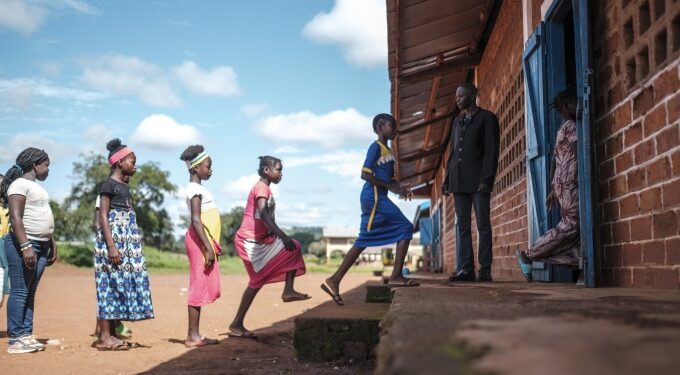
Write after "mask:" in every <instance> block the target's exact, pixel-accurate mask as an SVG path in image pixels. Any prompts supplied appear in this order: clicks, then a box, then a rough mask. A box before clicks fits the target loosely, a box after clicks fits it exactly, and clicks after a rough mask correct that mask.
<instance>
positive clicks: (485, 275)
mask: <svg viewBox="0 0 680 375" xmlns="http://www.w3.org/2000/svg"><path fill="white" fill-rule="evenodd" d="M456 104H457V105H458V108H460V110H461V114H460V115H459V116H458V117H456V118H455V119H454V121H453V129H452V132H451V141H450V144H451V149H450V150H449V158H448V162H447V165H446V178H445V179H444V182H443V184H442V193H443V194H444V195H449V194H451V193H453V199H454V205H455V210H456V233H457V237H456V238H457V240H456V272H455V273H454V274H453V275H451V276H450V277H449V279H448V281H449V282H459V281H475V280H477V281H479V282H488V281H492V278H491V262H492V259H493V255H492V246H493V244H492V229H491V218H490V211H491V208H490V206H491V191H492V189H493V184H494V181H495V179H496V170H497V169H498V149H499V143H500V128H499V126H498V118H497V117H496V115H495V114H493V113H492V112H490V111H488V110H486V109H483V108H480V107H479V106H478V105H477V87H475V86H474V85H473V84H471V83H464V84H462V85H460V86H459V87H458V89H457V90H456ZM473 206H474V208H475V219H476V221H477V231H478V234H479V235H478V236H477V238H478V248H477V257H478V260H479V274H477V277H476V278H475V264H474V256H473V252H472V233H471V228H470V222H471V213H472V207H473Z"/></svg>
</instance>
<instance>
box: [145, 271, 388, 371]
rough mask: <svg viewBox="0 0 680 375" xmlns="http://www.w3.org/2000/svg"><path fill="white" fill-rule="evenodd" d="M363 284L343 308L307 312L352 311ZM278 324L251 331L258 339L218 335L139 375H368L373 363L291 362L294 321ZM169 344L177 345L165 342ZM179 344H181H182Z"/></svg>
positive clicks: (350, 294) (328, 304) (361, 296)
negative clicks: (213, 340) (214, 341)
mask: <svg viewBox="0 0 680 375" xmlns="http://www.w3.org/2000/svg"><path fill="white" fill-rule="evenodd" d="M364 295H365V284H364V285H361V286H359V287H357V288H354V289H352V290H350V291H347V292H346V293H344V294H343V298H344V300H345V301H346V302H347V305H346V306H343V307H336V305H335V304H334V303H333V302H332V301H328V302H326V303H323V304H322V305H319V306H317V307H315V308H313V309H310V310H309V311H308V312H312V313H313V312H314V311H329V310H331V311H332V310H333V309H336V308H343V309H352V304H353V303H354V304H357V305H358V304H359V302H363V299H364ZM295 318H296V317H292V318H290V319H286V320H282V321H280V322H277V323H274V324H272V325H271V326H269V327H266V328H262V329H258V330H255V331H253V332H254V333H255V334H257V336H258V339H257V340H252V339H244V338H233V337H227V336H226V332H224V333H221V334H220V335H219V339H220V340H219V341H220V343H219V344H218V345H210V346H204V347H199V348H193V349H190V350H188V351H187V352H186V354H183V355H181V356H179V357H176V358H173V359H171V360H169V361H166V362H163V363H161V364H159V365H157V366H155V367H154V368H152V369H151V370H149V371H146V372H144V373H143V374H169V373H171V374H174V375H179V374H189V373H192V374H195V373H200V374H248V375H250V374H267V375H269V374H327V373H328V374H330V373H332V374H372V373H373V370H374V369H375V361H366V362H362V363H358V364H356V363H348V362H346V361H344V360H343V361H337V362H304V361H298V360H297V359H296V358H295V353H294V350H293V330H294V319H295ZM169 340H171V342H175V341H179V340H177V339H169ZM182 343H183V342H182Z"/></svg>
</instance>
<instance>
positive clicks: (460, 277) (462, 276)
mask: <svg viewBox="0 0 680 375" xmlns="http://www.w3.org/2000/svg"><path fill="white" fill-rule="evenodd" d="M458 281H475V274H474V272H466V271H458V272H457V273H456V274H455V275H451V276H449V282H450V283H455V282H458Z"/></svg>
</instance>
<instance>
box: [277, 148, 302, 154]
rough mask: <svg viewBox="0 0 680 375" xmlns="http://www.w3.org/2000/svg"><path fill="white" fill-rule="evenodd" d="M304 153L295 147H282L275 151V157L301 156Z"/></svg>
mask: <svg viewBox="0 0 680 375" xmlns="http://www.w3.org/2000/svg"><path fill="white" fill-rule="evenodd" d="M301 152H302V149H299V148H297V147H295V146H281V147H278V148H276V149H274V151H273V153H274V155H276V154H279V155H280V154H299V153H301Z"/></svg>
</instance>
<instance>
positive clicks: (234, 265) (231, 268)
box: [58, 243, 375, 275]
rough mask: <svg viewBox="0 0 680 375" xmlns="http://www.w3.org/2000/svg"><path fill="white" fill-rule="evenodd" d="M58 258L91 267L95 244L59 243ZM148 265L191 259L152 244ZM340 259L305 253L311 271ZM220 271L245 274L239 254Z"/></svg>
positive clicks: (173, 265)
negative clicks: (322, 260)
mask: <svg viewBox="0 0 680 375" xmlns="http://www.w3.org/2000/svg"><path fill="white" fill-rule="evenodd" d="M58 248H59V259H60V260H61V261H62V262H64V263H67V264H71V265H74V266H76V267H83V268H92V267H93V256H94V244H92V245H90V244H85V245H74V244H69V243H59V245H58ZM144 257H145V258H146V265H147V267H148V268H149V271H150V272H153V273H164V274H168V273H183V272H188V270H189V261H188V260H187V256H186V255H185V254H184V253H171V252H168V251H162V250H159V249H158V248H155V247H153V246H145V247H144ZM341 261H342V260H341V259H331V261H330V262H329V263H321V264H320V263H319V262H318V261H317V259H316V257H314V256H309V255H306V256H305V264H306V265H307V271H308V272H310V273H333V272H335V270H337V269H338V266H339V265H340V262H341ZM374 269H375V267H374V266H368V265H359V266H354V267H352V268H351V269H350V270H349V272H359V273H369V272H372V271H373V270H374ZM220 273H221V274H224V275H235V274H245V273H246V270H245V268H244V266H243V262H242V261H241V258H239V257H237V256H223V257H221V258H220Z"/></svg>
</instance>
